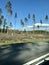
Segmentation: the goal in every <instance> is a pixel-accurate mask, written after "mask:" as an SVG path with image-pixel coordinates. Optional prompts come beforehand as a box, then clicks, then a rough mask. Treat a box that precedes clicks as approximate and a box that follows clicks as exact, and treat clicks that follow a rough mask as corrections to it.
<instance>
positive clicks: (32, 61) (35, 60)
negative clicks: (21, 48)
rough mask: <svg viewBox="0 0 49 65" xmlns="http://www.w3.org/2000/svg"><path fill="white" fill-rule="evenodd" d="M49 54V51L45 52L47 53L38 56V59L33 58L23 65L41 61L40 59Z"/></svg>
mask: <svg viewBox="0 0 49 65" xmlns="http://www.w3.org/2000/svg"><path fill="white" fill-rule="evenodd" d="M48 55H49V53H47V54H45V55H43V56H40V57H38V58H36V59H34V60H31V61H29V62H27V63H25V64H23V65H30V64H33V63H35V62H37V61H39V60H41V59H43V58H45V57H46V56H48Z"/></svg>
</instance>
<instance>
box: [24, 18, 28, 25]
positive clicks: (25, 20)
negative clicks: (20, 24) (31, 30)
mask: <svg viewBox="0 0 49 65" xmlns="http://www.w3.org/2000/svg"><path fill="white" fill-rule="evenodd" d="M27 21H28V19H27V18H26V17H25V18H24V22H25V25H27Z"/></svg>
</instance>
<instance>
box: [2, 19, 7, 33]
mask: <svg viewBox="0 0 49 65" xmlns="http://www.w3.org/2000/svg"><path fill="white" fill-rule="evenodd" d="M6 25H7V22H6V19H4V23H3V33H4V32H5V31H6Z"/></svg>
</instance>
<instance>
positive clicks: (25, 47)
mask: <svg viewBox="0 0 49 65" xmlns="http://www.w3.org/2000/svg"><path fill="white" fill-rule="evenodd" d="M47 53H49V42H38V43H23V44H22V43H20V44H11V45H7V46H0V65H23V64H24V63H26V62H28V61H30V60H33V59H36V58H38V57H40V56H42V55H44V54H47Z"/></svg>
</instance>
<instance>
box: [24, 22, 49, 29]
mask: <svg viewBox="0 0 49 65" xmlns="http://www.w3.org/2000/svg"><path fill="white" fill-rule="evenodd" d="M38 25H39V26H40V27H41V28H40V29H42V30H44V29H45V27H46V26H47V27H49V24H45V23H43V24H41V23H36V24H35V27H36V29H37V26H38ZM23 29H26V30H33V25H32V26H26V27H24V28H23Z"/></svg>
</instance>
